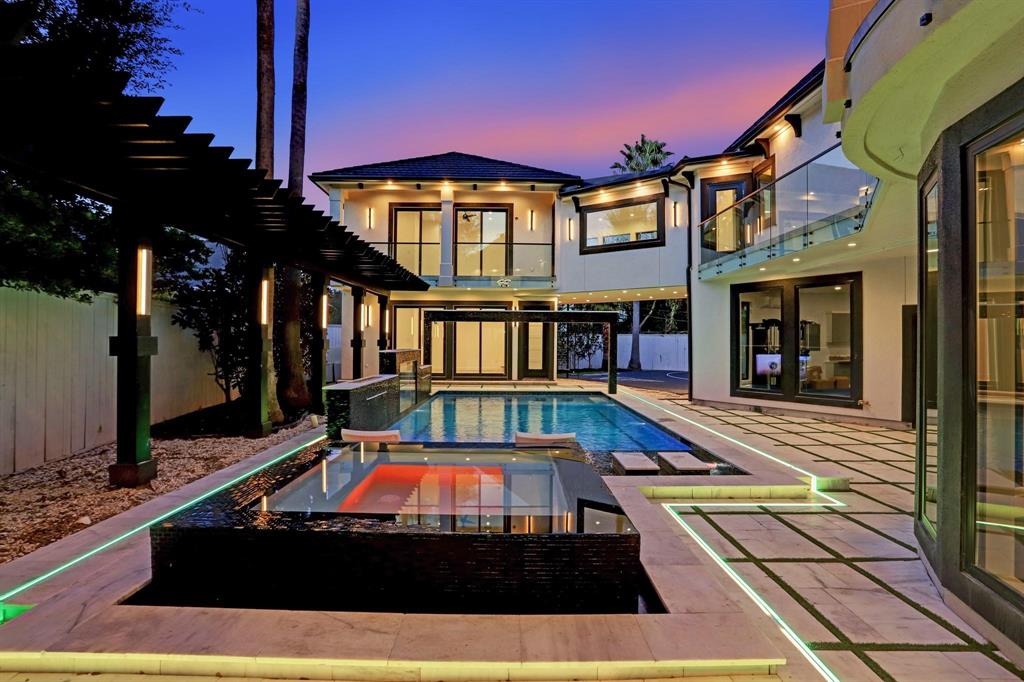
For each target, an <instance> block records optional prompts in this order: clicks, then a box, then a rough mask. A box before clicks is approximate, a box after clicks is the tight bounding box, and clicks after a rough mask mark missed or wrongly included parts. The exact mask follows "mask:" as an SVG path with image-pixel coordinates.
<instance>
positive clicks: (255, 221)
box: [0, 13, 428, 485]
mask: <svg viewBox="0 0 1024 682" xmlns="http://www.w3.org/2000/svg"><path fill="white" fill-rule="evenodd" d="M0 16H7V15H6V13H0ZM127 80H128V79H127V76H125V75H124V74H109V75H106V76H100V77H88V78H83V77H81V76H76V75H73V74H72V72H71V70H70V68H69V65H68V63H67V60H65V59H62V55H61V53H60V51H58V50H56V49H54V48H52V47H48V46H33V45H18V44H14V36H4V35H0V92H2V93H3V100H4V105H3V106H2V107H0V160H2V163H3V164H4V165H6V166H8V167H9V168H13V169H17V170H19V171H21V172H23V173H30V174H33V175H36V176H40V177H43V178H47V179H50V180H55V181H58V182H60V183H62V184H64V185H65V186H67V187H69V188H70V189H71V190H73V191H75V192H77V193H78V194H81V195H83V196H87V197H90V198H92V199H95V200H97V201H100V202H103V203H106V204H109V205H110V206H111V209H112V217H113V222H114V224H115V227H116V230H117V240H118V323H117V336H116V337H112V338H111V353H112V354H114V355H116V356H117V357H118V363H117V444H118V447H117V464H115V465H113V466H112V467H111V471H110V476H111V481H112V482H113V483H115V484H118V485H138V484H140V483H143V482H145V481H147V480H149V479H150V478H152V477H153V476H155V475H156V463H155V461H154V460H153V459H152V457H151V455H150V442H149V441H150V439H149V427H150V424H149V420H150V358H151V356H152V355H154V354H155V353H156V351H157V339H156V338H155V337H153V336H152V335H151V319H150V297H151V282H152V267H153V260H154V259H159V258H160V254H159V253H154V252H153V236H154V234H156V233H157V231H158V230H159V229H160V228H162V227H163V226H174V227H176V228H179V229H182V230H185V231H188V232H191V233H193V234H197V235H199V236H202V237H204V238H207V239H210V240H212V241H216V242H220V243H223V244H226V245H229V246H231V247H234V248H241V249H244V250H245V251H246V253H247V256H248V258H247V261H248V262H249V263H251V268H250V272H249V273H248V275H247V281H248V282H249V290H250V291H251V292H252V293H251V297H250V309H251V311H252V316H253V319H256V320H259V322H260V324H258V325H252V328H253V330H254V331H253V333H252V334H251V338H250V339H249V341H248V343H249V346H250V348H251V351H252V352H251V357H252V362H253V365H252V367H251V369H250V372H249V376H250V377H251V378H252V386H251V388H250V390H249V391H247V393H248V394H249V395H250V396H251V398H252V403H251V405H250V408H249V414H250V419H251V423H252V430H253V431H254V432H258V433H266V432H267V431H268V430H269V428H270V423H269V418H268V409H267V391H268V386H267V376H268V368H269V367H270V362H271V357H272V356H271V353H272V350H271V343H270V332H271V329H272V327H271V324H272V321H273V281H274V278H273V266H274V264H275V263H280V264H285V265H290V266H294V267H298V268H302V269H304V270H307V271H308V272H310V273H311V274H312V275H313V280H314V284H313V285H314V287H316V288H317V289H318V290H319V291H320V295H321V300H322V303H323V304H324V306H325V308H324V309H325V310H326V295H327V284H328V282H329V281H331V280H334V279H336V280H340V281H342V282H345V283H347V284H349V285H351V286H352V288H353V295H354V296H356V297H357V298H361V297H362V295H363V292H364V291H370V292H373V293H375V294H376V295H378V296H379V297H380V300H381V301H382V305H383V306H386V305H387V298H388V297H389V295H390V292H391V291H393V290H415V291H424V290H426V289H427V288H428V285H427V283H426V282H424V281H422V280H421V279H420V278H419V277H417V276H416V275H414V274H412V273H411V272H409V271H408V270H406V269H404V268H403V267H401V266H400V265H398V264H397V263H396V262H395V261H394V260H392V259H391V258H389V257H387V256H386V255H384V254H382V253H380V252H379V251H377V250H375V249H374V248H373V247H371V246H370V245H369V244H368V243H366V242H364V241H362V240H361V239H359V238H358V237H356V236H355V235H353V234H352V233H351V232H349V231H348V230H347V229H346V228H345V227H344V226H342V225H339V224H338V223H337V222H334V221H333V220H332V219H331V218H330V217H328V216H326V215H324V213H323V212H322V211H319V210H316V209H315V208H313V207H312V206H310V205H308V204H305V203H304V201H303V199H302V197H300V196H294V195H292V194H290V193H288V192H287V191H286V190H285V189H283V188H282V187H281V181H280V180H275V179H273V178H270V177H267V173H266V172H265V171H264V170H261V169H255V168H250V165H251V162H250V161H249V160H247V159H235V158H232V157H231V153H232V151H233V150H232V148H230V147H219V146H213V145H212V142H213V135H209V134H197V133H188V132H186V129H187V127H188V125H189V123H190V121H191V119H190V118H188V117H182V116H160V115H158V111H159V109H160V107H161V105H162V104H163V99H162V98H159V97H135V96H128V95H125V94H124V93H123V89H124V87H125V85H126V83H127ZM356 308H357V310H358V306H357V307H356ZM325 317H326V316H324V318H325ZM321 326H323V327H324V329H323V333H322V334H321V335H320V338H319V339H317V340H316V346H317V347H315V348H314V349H313V351H314V356H315V357H316V356H317V355H316V354H319V355H318V356H319V357H320V359H321V361H320V362H318V363H314V368H313V377H312V380H313V383H314V385H322V383H323V375H324V360H325V351H326V343H325V341H326V319H323V320H322V323H321ZM357 328H358V326H357ZM382 342H383V344H385V345H386V339H382ZM357 343H358V344H360V345H361V344H362V343H363V341H362V337H361V335H358V334H357V335H356V338H355V339H354V340H353V346H354V347H355V345H356V344H357ZM354 350H356V353H354V354H358V353H361V349H354ZM321 407H322V406H321Z"/></svg>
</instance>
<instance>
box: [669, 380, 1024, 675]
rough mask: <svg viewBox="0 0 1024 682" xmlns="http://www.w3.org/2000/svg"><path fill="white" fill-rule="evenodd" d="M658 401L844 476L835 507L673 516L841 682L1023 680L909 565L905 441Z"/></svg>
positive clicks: (909, 455) (915, 561) (904, 435)
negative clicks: (845, 486) (848, 485)
mask: <svg viewBox="0 0 1024 682" xmlns="http://www.w3.org/2000/svg"><path fill="white" fill-rule="evenodd" d="M664 402H665V404H666V405H668V404H671V406H672V408H673V409H674V410H676V411H678V412H679V414H681V415H682V416H685V417H687V418H689V419H693V420H695V421H698V422H700V423H703V424H706V425H708V426H713V427H714V428H715V429H716V430H718V431H721V432H722V433H723V434H724V435H727V436H729V437H732V438H738V439H740V440H743V441H744V442H748V443H750V444H752V445H754V444H755V443H756V447H758V448H761V449H763V450H765V451H767V452H769V453H770V454H772V455H774V456H776V457H779V458H782V459H784V460H785V461H787V462H789V463H791V464H794V465H796V466H800V467H805V468H806V469H808V470H810V471H813V472H815V473H819V474H824V473H825V472H827V471H849V472H850V477H851V481H852V490H851V491H850V492H840V493H833V494H832V497H834V498H835V499H837V500H838V501H840V502H842V503H843V504H844V505H845V506H844V507H842V508H837V509H832V508H829V507H813V508H790V509H784V508H779V507H776V508H771V507H760V508H757V509H753V510H735V509H733V510H728V509H721V508H713V507H706V508H703V509H698V510H694V509H692V508H689V509H687V508H680V509H681V510H683V511H684V517H683V518H685V520H686V522H687V524H689V525H690V526H691V527H692V528H694V530H695V531H696V532H698V533H699V534H700V535H701V536H702V537H703V538H704V539H705V540H706V541H707V542H708V544H709V545H711V546H712V547H713V548H714V549H715V551H716V552H718V553H719V555H720V556H722V557H723V558H724V559H725V560H726V561H727V562H729V563H730V564H731V565H732V567H733V568H734V569H735V570H736V571H737V572H738V573H739V574H740V575H741V576H742V577H743V578H744V579H745V580H746V581H747V582H748V583H749V584H750V585H751V586H752V587H753V588H754V589H755V590H756V591H757V592H758V593H759V594H760V595H761V596H762V597H763V598H764V599H765V600H766V601H768V603H769V604H771V606H772V608H773V609H775V610H776V611H777V612H778V613H779V614H780V615H781V616H782V618H783V619H785V620H786V622H787V623H789V624H790V626H791V627H793V629H794V630H795V632H796V633H797V634H798V636H799V637H800V638H801V639H802V640H803V641H805V642H809V643H810V646H811V648H812V649H815V650H816V652H817V655H818V656H819V657H820V658H821V659H822V661H824V663H825V664H826V665H827V666H828V667H829V668H830V669H831V670H832V671H833V672H834V673H835V674H836V675H837V676H838V677H839V679H841V680H843V682H862V681H863V682H877V680H879V679H884V680H896V682H919V681H920V682H926V681H927V682H947V681H949V682H952V681H959V680H964V681H968V682H971V681H976V680H985V681H993V682H994V681H996V680H1017V679H1024V671H1022V670H1021V669H1019V668H1016V667H1015V666H1013V664H1012V663H1009V662H1008V661H1007V659H1006V658H1005V657H1004V656H1002V655H1001V653H999V652H997V651H995V650H994V647H993V646H992V645H991V644H988V643H986V642H985V640H984V638H983V637H982V636H981V635H980V634H979V633H978V632H976V631H975V630H974V629H973V628H971V627H970V626H969V625H967V624H966V623H965V622H964V621H963V620H962V619H960V618H959V617H958V616H957V615H956V614H955V613H954V612H953V611H952V610H951V609H950V608H949V607H948V606H947V605H946V604H945V603H944V602H943V601H942V599H941V597H940V595H939V593H938V591H937V590H936V588H935V586H934V584H933V583H932V582H931V580H930V579H929V577H928V575H927V573H926V570H925V567H924V565H923V564H922V563H921V560H920V559H919V558H918V557H917V552H916V548H917V540H916V538H915V537H914V532H913V517H912V510H913V503H914V495H913V489H914V488H913V486H914V460H915V452H916V449H915V448H916V444H915V440H916V439H915V434H914V433H913V432H911V431H901V430H896V429H892V428H887V427H884V426H878V425H871V424H851V423H846V422H839V421H826V420H822V419H814V418H809V417H788V416H783V415H759V414H756V413H753V412H745V411H743V410H720V409H717V408H708V407H705V406H700V405H693V404H691V403H689V402H687V401H686V400H681V399H669V400H665V401H664ZM679 423H680V422H677V426H678V424H679ZM683 435H684V436H685V435H687V432H686V429H685V428H683ZM928 439H929V442H933V441H934V439H935V435H934V434H929V437H928ZM807 548H811V549H810V550H808V549H807ZM787 554H790V555H791V556H786V555H787ZM780 675H782V676H783V677H785V675H786V673H785V672H784V671H783V672H781V673H780ZM793 679H798V678H793ZM809 679H810V678H809Z"/></svg>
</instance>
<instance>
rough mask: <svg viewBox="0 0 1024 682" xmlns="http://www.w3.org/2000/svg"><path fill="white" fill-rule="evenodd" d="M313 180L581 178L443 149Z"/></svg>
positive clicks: (561, 181)
mask: <svg viewBox="0 0 1024 682" xmlns="http://www.w3.org/2000/svg"><path fill="white" fill-rule="evenodd" d="M309 177H310V179H311V180H313V182H322V181H325V180H328V181H329V180H342V181H345V180H347V181H359V180H405V181H410V180H425V181H436V180H456V181H474V180H478V181H483V182H487V181H493V180H508V181H512V182H544V183H558V184H564V183H571V182H579V181H580V177H579V176H577V175H569V174H568V173H559V172H558V171H553V170H547V169H545V168H536V167H534V166H525V165H523V164H521V163H512V162H510V161H501V160H499V159H489V158H487V157H486V156H477V155H476V154H464V153H463V152H445V153H444V154H433V155H431V156H417V157H413V158H411V159H398V160H397V161H383V162H381V163H368V164H365V165H362V166H348V167H346V168H335V169H334V170H327V171H318V172H316V173H313V174H312V175H310V176H309Z"/></svg>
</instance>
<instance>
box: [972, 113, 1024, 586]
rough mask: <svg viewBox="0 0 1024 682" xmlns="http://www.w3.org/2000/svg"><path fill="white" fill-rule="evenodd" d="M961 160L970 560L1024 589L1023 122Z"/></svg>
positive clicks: (987, 140)
mask: <svg viewBox="0 0 1024 682" xmlns="http://www.w3.org/2000/svg"><path fill="white" fill-rule="evenodd" d="M968 159H969V163H972V165H973V177H971V178H970V183H971V184H970V185H969V186H970V187H971V188H972V190H973V197H970V198H969V199H968V206H969V207H971V210H970V215H971V216H972V218H973V221H974V240H973V242H974V243H973V245H972V246H973V249H974V254H975V258H974V260H975V263H974V265H975V269H974V277H975V292H976V299H975V302H974V304H975V306H976V307H975V313H976V325H975V338H974V343H975V358H974V359H975V368H974V374H975V376H974V381H975V395H976V396H977V403H976V405H975V410H974V417H975V420H976V424H975V426H976V428H975V435H974V437H975V476H976V478H975V482H974V483H975V495H976V500H975V509H974V510H973V511H974V561H975V563H976V565H977V566H978V567H980V568H981V569H982V570H983V571H984V572H985V573H987V574H989V575H991V576H995V577H996V578H997V579H998V580H999V581H1000V582H1001V583H1002V584H1003V585H1005V586H1007V587H1009V588H1010V589H1012V590H1014V591H1016V592H1018V593H1020V594H1024V121H1021V120H1020V118H1018V119H1017V121H1016V123H1015V125H1012V127H1011V126H1007V127H1004V128H1003V129H1001V130H999V131H997V132H995V133H993V134H990V135H988V136H986V137H985V138H983V139H982V140H980V141H979V142H978V143H977V144H976V145H974V146H973V147H972V148H971V149H969V151H968ZM970 511H971V510H968V515H967V517H966V518H967V519H970V518H971V516H970Z"/></svg>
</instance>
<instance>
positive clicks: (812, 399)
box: [729, 272, 864, 409]
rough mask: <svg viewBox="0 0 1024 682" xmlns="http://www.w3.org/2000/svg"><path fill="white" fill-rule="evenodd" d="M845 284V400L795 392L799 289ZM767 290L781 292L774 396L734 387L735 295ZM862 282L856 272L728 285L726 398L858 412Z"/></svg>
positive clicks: (736, 352) (736, 384)
mask: <svg viewBox="0 0 1024 682" xmlns="http://www.w3.org/2000/svg"><path fill="white" fill-rule="evenodd" d="M837 284H849V285H850V361H851V367H850V397H849V398H839V397H827V396H817V395H814V394H809V393H801V392H800V369H799V367H800V303H799V291H800V289H804V288H813V287H820V286H829V285H833V286H834V285H837ZM767 289H781V290H782V311H781V319H782V339H781V341H782V367H783V373H782V377H781V379H780V386H781V388H782V390H781V391H779V392H777V393H773V392H769V391H761V390H756V389H749V388H742V387H740V385H739V380H740V368H739V361H738V358H739V341H740V333H739V332H740V330H739V311H740V294H743V293H747V292H751V291H764V290H767ZM863 298H864V296H863V284H862V276H861V273H860V272H847V273H838V274H830V275H816V276H812V277H798V278H790V279H777V280H769V281H764V282H749V283H741V284H733V285H732V286H731V287H730V291H729V327H730V334H729V374H730V379H729V394H730V395H731V396H734V397H737V398H753V399H757V400H773V401H778V402H787V403H801V404H806V405H827V406H831V407H846V408H852V409H862V407H863V402H862V397H863V390H864V354H863V326H864V314H863Z"/></svg>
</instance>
